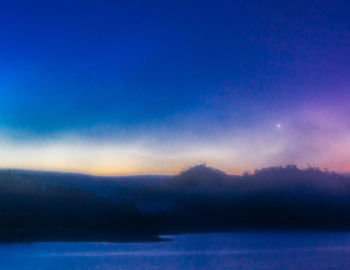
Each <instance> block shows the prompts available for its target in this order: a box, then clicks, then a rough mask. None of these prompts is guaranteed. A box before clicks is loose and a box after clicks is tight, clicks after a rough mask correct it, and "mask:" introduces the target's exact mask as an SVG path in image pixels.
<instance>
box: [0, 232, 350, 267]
mask: <svg viewBox="0 0 350 270" xmlns="http://www.w3.org/2000/svg"><path fill="white" fill-rule="evenodd" d="M169 238H170V239H172V241H167V242H158V243H33V244H6V245H4V244H3V245H0V269H21V270H22V269H35V270H38V269H55V270H56V269H60V270H61V269H64V270H70V269H131V270H138V269H140V270H141V269H142V270H145V269H181V270H189V269H191V270H192V269H201V270H215V269H224V270H225V269H245V270H249V269H268V270H274V269H284V270H286V269H293V270H294V269H298V270H303V269H305V270H306V269H307V270H310V269H317V270H322V269H337V270H338V269H349V267H350V234H349V233H301V232H298V233H291V232H285V233H282V232H279V233H271V232H269V233H266V232H265V233H261V232H260V233H252V232H250V233H229V234H191V235H178V236H171V237H169Z"/></svg>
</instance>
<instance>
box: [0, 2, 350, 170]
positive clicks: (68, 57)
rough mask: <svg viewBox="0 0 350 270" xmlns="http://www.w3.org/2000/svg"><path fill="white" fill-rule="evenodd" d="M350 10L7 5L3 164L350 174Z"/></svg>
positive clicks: (264, 5)
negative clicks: (285, 168)
mask: <svg viewBox="0 0 350 270" xmlns="http://www.w3.org/2000/svg"><path fill="white" fill-rule="evenodd" d="M349 14H350V2H349V1H345V0H344V1H337V0H335V1H322V0H319V1H316V0H310V1H305V0H304V1H280V0H279V1H266V0H265V1H249V0H246V1H189V0H187V1H101V0H99V1H87V0H85V1H65V0H64V1H55V0H53V1H35V0H34V1H14V0H3V1H1V2H0V37H1V39H0V166H1V167H6V168H8V167H11V168H26V169H44V170H64V171H78V172H87V173H95V174H139V173H176V172H178V171H179V170H181V169H183V168H186V167H188V166H191V165H194V164H198V163H200V162H206V163H207V164H209V165H211V166H214V167H217V168H219V169H222V170H224V171H226V172H230V173H241V172H243V171H245V170H253V169H255V168H261V167H264V166H272V165H285V164H290V163H293V164H297V165H299V166H301V167H305V166H308V165H311V166H319V167H321V168H328V169H331V170H336V171H350V117H349V115H350V19H349Z"/></svg>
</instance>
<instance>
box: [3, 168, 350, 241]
mask: <svg viewBox="0 0 350 270" xmlns="http://www.w3.org/2000/svg"><path fill="white" fill-rule="evenodd" d="M349 213H350V179H349V177H346V176H344V175H340V174H336V173H334V172H328V171H321V170H319V169H317V168H307V169H304V170H301V169H299V168H297V167H296V166H294V165H289V166H286V167H271V168H264V169H261V170H256V171H255V172H254V173H253V174H248V173H247V174H244V175H242V176H234V175H228V174H225V173H224V172H221V171H219V170H217V169H214V168H210V167H207V166H205V165H198V166H194V167H192V168H189V169H188V170H185V171H183V172H181V173H180V174H178V175H175V176H130V177H112V178H106V177H98V176H88V175H76V174H56V173H53V172H50V173H45V172H40V173H38V172H30V171H19V170H2V171H0V241H36V240H37V241H39V240H40V241H44V240H45V239H46V240H48V241H51V240H52V241H53V240H55V241H60V240H62V241H63V240H64V241H67V240H69V239H72V240H77V241H88V240H101V241H108V240H110V241H135V240H137V239H139V240H140V241H146V240H157V235H159V234H162V233H181V232H214V231H232V230H241V229H293V230H349V229H350V215H349Z"/></svg>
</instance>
